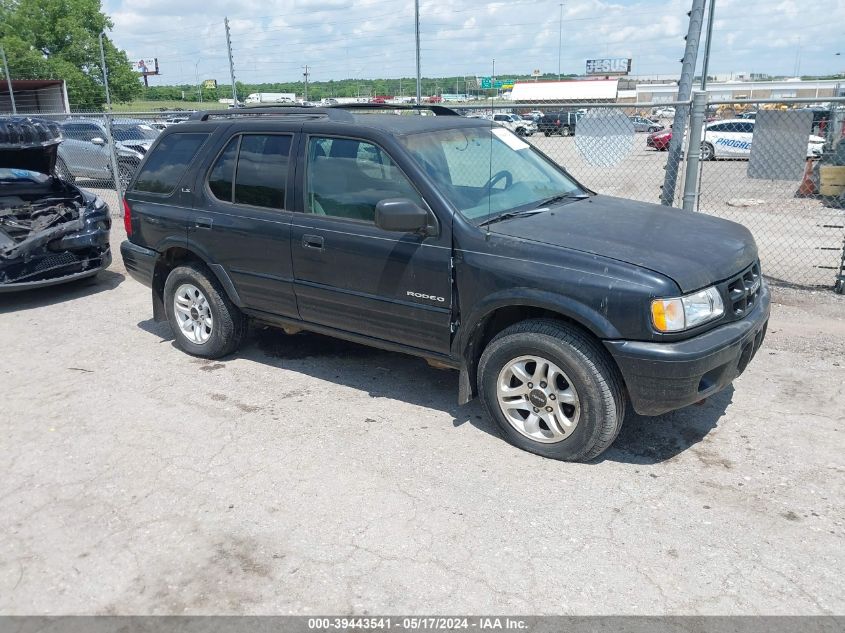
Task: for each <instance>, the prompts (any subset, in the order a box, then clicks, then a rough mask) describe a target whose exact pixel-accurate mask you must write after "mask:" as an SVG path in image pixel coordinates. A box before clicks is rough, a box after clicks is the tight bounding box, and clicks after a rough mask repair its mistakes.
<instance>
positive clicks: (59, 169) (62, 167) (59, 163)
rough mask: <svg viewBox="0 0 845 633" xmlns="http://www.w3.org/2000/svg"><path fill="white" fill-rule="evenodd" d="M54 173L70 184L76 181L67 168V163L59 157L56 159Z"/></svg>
mask: <svg viewBox="0 0 845 633" xmlns="http://www.w3.org/2000/svg"><path fill="white" fill-rule="evenodd" d="M56 175H57V176H58V177H59V178H61V179H62V180H64V181H65V182H69V183H70V184H73V183H75V182H76V177H75V176H74V175H73V174H72V173H70V169H68V168H67V164H66V163H65V161H63V160H62V159H61V158H57V159H56Z"/></svg>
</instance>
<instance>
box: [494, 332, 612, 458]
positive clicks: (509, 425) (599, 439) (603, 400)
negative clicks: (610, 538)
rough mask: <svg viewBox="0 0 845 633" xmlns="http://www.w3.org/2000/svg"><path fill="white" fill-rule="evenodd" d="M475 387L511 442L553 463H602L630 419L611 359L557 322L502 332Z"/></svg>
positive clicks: (581, 336)
mask: <svg viewBox="0 0 845 633" xmlns="http://www.w3.org/2000/svg"><path fill="white" fill-rule="evenodd" d="M478 381H479V385H478V387H479V392H480V393H481V397H482V401H483V402H484V405H485V407H486V408H487V410H488V412H489V413H490V415H491V416H492V417H493V418H494V419H495V420H496V422H497V423H498V425H499V427H500V428H501V429H502V431H504V433H505V435H506V436H507V438H508V440H509V441H510V442H511V443H512V444H514V445H516V446H518V447H519V448H522V449H525V450H527V451H530V452H532V453H536V454H538V455H542V456H544V457H550V458H552V459H560V460H565V461H589V460H591V459H593V458H595V457H597V456H598V455H599V454H601V453H602V452H603V451H604V450H605V449H607V448H608V447H609V446H610V445H611V444H612V443H613V440H615V439H616V436H617V435H618V433H619V429H620V428H621V426H622V420H623V418H624V417H625V397H624V395H623V392H622V381H621V378H620V377H619V374H618V371H617V370H616V368H615V367H614V366H613V364H612V361H611V360H610V359H609V358H608V356H607V353H606V352H605V351H604V350H603V349H601V348H600V347H599V346H598V345H597V344H596V343H595V342H594V341H592V340H591V339H589V338H588V337H587V336H585V335H584V334H582V333H581V332H579V331H577V330H575V329H573V328H571V327H568V326H567V325H566V324H564V323H561V322H558V321H553V320H546V319H542V320H541V319H537V320H530V321H523V322H521V323H517V324H515V325H512V326H511V327H509V328H506V329H505V330H503V331H502V332H500V333H499V334H498V335H497V336H496V337H495V338H494V339H493V340H492V341H491V342H490V343H489V345H488V346H487V348H486V349H485V350H484V353H483V354H482V355H481V360H480V362H479V365H478Z"/></svg>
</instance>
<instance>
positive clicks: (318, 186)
mask: <svg viewBox="0 0 845 633" xmlns="http://www.w3.org/2000/svg"><path fill="white" fill-rule="evenodd" d="M386 198H408V199H409V200H413V201H414V202H416V203H417V204H418V205H420V206H424V203H423V201H422V198H420V195H419V194H418V193H417V191H416V189H414V187H413V185H412V184H411V183H410V181H409V180H408V179H407V178H406V177H405V175H404V174H403V173H402V171H401V170H400V169H399V167H397V166H396V164H395V163H394V162H393V161H392V160H391V159H390V157H389V156H388V155H387V154H386V153H384V151H383V150H382V149H381V148H380V147H377V146H376V145H373V144H372V143H367V142H365V141H356V140H351V139H339V138H335V139H332V138H313V137H312V138H311V139H310V140H309V142H308V166H307V170H306V200H305V211H306V212H307V213H313V214H315V215H330V216H334V217H339V218H350V219H354V220H365V221H368V222H373V221H374V220H375V213H376V204H378V203H379V202H380V201H381V200H384V199H386Z"/></svg>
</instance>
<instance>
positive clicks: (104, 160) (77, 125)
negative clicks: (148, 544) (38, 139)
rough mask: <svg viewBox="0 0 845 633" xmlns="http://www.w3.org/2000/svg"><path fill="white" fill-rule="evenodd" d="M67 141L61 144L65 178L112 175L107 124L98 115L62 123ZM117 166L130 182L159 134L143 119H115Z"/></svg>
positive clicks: (60, 170)
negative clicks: (95, 117) (97, 117)
mask: <svg viewBox="0 0 845 633" xmlns="http://www.w3.org/2000/svg"><path fill="white" fill-rule="evenodd" d="M61 128H62V134H63V136H64V142H63V143H62V144H61V145H59V155H58V159H57V161H56V170H57V171H58V173H59V174H60V175H61V176H62V177H63V178H64V179H65V180H68V181H70V182H73V181H74V180H75V179H76V178H96V179H103V180H110V179H111V178H112V171H111V169H112V168H111V157H110V155H109V148H108V146H107V143H106V139H107V138H108V135H107V133H106V128H105V124H104V123H103V122H102V121H98V120H96V119H68V120H67V121H65V122H63V123H62V124H61ZM112 133H113V135H114V142H115V150H116V153H117V169H118V175H119V178H120V181H121V184H122V185H124V186H125V185H126V184H127V183H128V182H129V179H130V178H131V177H132V174H134V173H135V170H136V169H137V168H138V165H139V164H140V163H141V159H142V158H143V157H144V154H145V153H146V152H147V150H148V149H149V147H150V145H151V144H152V142H153V141H154V140H155V138H156V137H157V136H158V134H159V130H156V129H155V128H153V127H152V126H150V125H148V124H147V122H146V121H144V120H141V119H115V120H114V122H113V123H112Z"/></svg>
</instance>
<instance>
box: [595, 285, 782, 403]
mask: <svg viewBox="0 0 845 633" xmlns="http://www.w3.org/2000/svg"><path fill="white" fill-rule="evenodd" d="M769 304H770V297H769V290H768V288H767V287H766V286H765V285H764V286H763V289H762V290H761V292H760V301H759V302H758V303H757V305H756V306H755V308H754V309H753V310H752V311H751V312H750V313H749V314H748V315H747V316H745V317H744V318H742V319H740V320H739V321H734V322H732V323H727V324H725V325H722V326H719V327H716V328H714V329H712V330H710V331H708V332H705V333H703V334H700V335H698V336H695V337H693V338H690V339H687V340H684V341H678V342H677V343H648V342H641V341H605V347H606V348H607V350H608V351H609V352H610V354H611V355H612V356H613V358H614V360H616V364H617V365H618V366H619V370H620V371H621V372H622V376H623V378H624V380H625V385H626V387H627V389H628V395H629V397H630V399H631V404H632V405H633V407H634V410H635V411H636V412H637V413H639V414H640V415H660V414H662V413H666V412H668V411H673V410H675V409H680V408H681V407H685V406H687V405H690V404H693V403H695V402H699V401H701V400H703V399H704V398H707V397H708V396H711V395H713V394H715V393H717V392H718V391H721V390H722V389H724V388H725V387H727V386H728V385H729V384H730V383H731V382H732V381H733V380H734V379H735V378H736V377H737V376H739V375H740V374H741V373H742V372H743V371H744V370H745V368H746V367H747V366H748V363H749V362H750V361H751V359H752V358H753V357H754V355H755V353H756V352H757V350H758V349H759V348H760V345H761V344H762V342H763V338H764V337H765V335H766V327H767V326H768V322H769V310H770V305H769Z"/></svg>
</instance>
